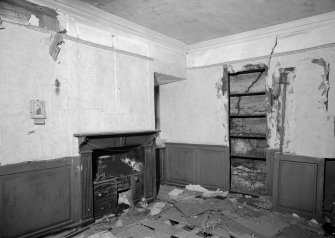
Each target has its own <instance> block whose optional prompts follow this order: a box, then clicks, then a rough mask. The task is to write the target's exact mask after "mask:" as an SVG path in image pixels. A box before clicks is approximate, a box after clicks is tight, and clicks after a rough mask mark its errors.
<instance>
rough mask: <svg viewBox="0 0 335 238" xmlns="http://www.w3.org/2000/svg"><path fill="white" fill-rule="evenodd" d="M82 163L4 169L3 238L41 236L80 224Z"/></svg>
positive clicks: (0, 175)
mask: <svg viewBox="0 0 335 238" xmlns="http://www.w3.org/2000/svg"><path fill="white" fill-rule="evenodd" d="M78 159H79V158H76V157H74V158H64V159H57V160H51V161H40V162H33V163H24V164H14V165H10V166H2V167H0V198H1V199H0V214H1V218H0V230H1V234H0V237H3V238H4V237H17V236H37V235H39V234H42V233H43V232H46V231H48V230H50V229H53V228H57V227H61V226H64V225H67V224H72V223H74V222H77V221H79V213H78V210H79V209H80V206H79V205H78V204H80V200H79V193H78V189H76V188H77V187H79V181H80V180H79V177H78V176H77V175H78V174H77V173H76V171H75V170H76V169H78V168H75V167H74V166H73V165H74V164H76V162H75V160H78ZM76 174H77V175H76Z"/></svg>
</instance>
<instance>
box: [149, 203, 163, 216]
mask: <svg viewBox="0 0 335 238" xmlns="http://www.w3.org/2000/svg"><path fill="white" fill-rule="evenodd" d="M165 204H166V203H165V202H156V203H155V204H154V205H153V206H152V207H151V208H150V215H151V216H155V215H158V214H159V213H161V211H162V210H163V208H164V207H165Z"/></svg>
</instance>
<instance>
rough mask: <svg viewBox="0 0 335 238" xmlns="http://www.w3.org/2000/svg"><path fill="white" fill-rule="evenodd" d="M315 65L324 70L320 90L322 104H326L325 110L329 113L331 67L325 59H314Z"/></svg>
mask: <svg viewBox="0 0 335 238" xmlns="http://www.w3.org/2000/svg"><path fill="white" fill-rule="evenodd" d="M312 63H313V64H317V65H319V66H321V67H322V68H323V70H324V74H323V75H322V82H321V84H320V86H319V88H318V90H319V91H321V99H320V103H322V104H324V106H325V110H326V111H328V94H329V89H330V86H329V70H330V66H329V64H327V62H326V61H325V60H324V59H323V58H319V59H312Z"/></svg>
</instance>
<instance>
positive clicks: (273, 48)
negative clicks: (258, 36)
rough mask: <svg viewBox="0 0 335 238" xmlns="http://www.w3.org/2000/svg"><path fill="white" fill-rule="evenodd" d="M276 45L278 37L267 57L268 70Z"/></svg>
mask: <svg viewBox="0 0 335 238" xmlns="http://www.w3.org/2000/svg"><path fill="white" fill-rule="evenodd" d="M277 45H278V36H276V40H275V44H274V46H273V47H272V50H271V53H270V56H269V60H268V69H269V68H270V63H271V59H272V55H273V53H274V52H275V49H276V47H277Z"/></svg>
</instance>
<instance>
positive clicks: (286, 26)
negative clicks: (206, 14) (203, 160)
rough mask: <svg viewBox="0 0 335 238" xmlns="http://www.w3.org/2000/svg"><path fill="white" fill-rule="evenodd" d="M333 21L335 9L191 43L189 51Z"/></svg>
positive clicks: (279, 34) (265, 36)
mask: <svg viewBox="0 0 335 238" xmlns="http://www.w3.org/2000/svg"><path fill="white" fill-rule="evenodd" d="M331 22H333V23H335V11H332V12H328V13H324V14H320V15H316V16H312V17H307V18H303V19H299V20H295V21H290V22H286V23H282V24H278V25H274V26H269V27H265V28H260V29H257V30H252V31H246V32H242V33H239V34H235V35H230V36H226V37H221V38H216V39H213V40H208V41H202V42H199V43H195V44H191V45H188V53H196V52H199V51H205V50H209V49H215V48H218V47H223V46H228V45H233V44H238V43H242V42H246V41H254V40H258V39H264V38H267V37H276V36H278V37H284V36H285V35H290V34H298V33H299V32H303V31H306V30H311V29H315V28H320V27H321V26H325V25H326V24H329V23H331Z"/></svg>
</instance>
